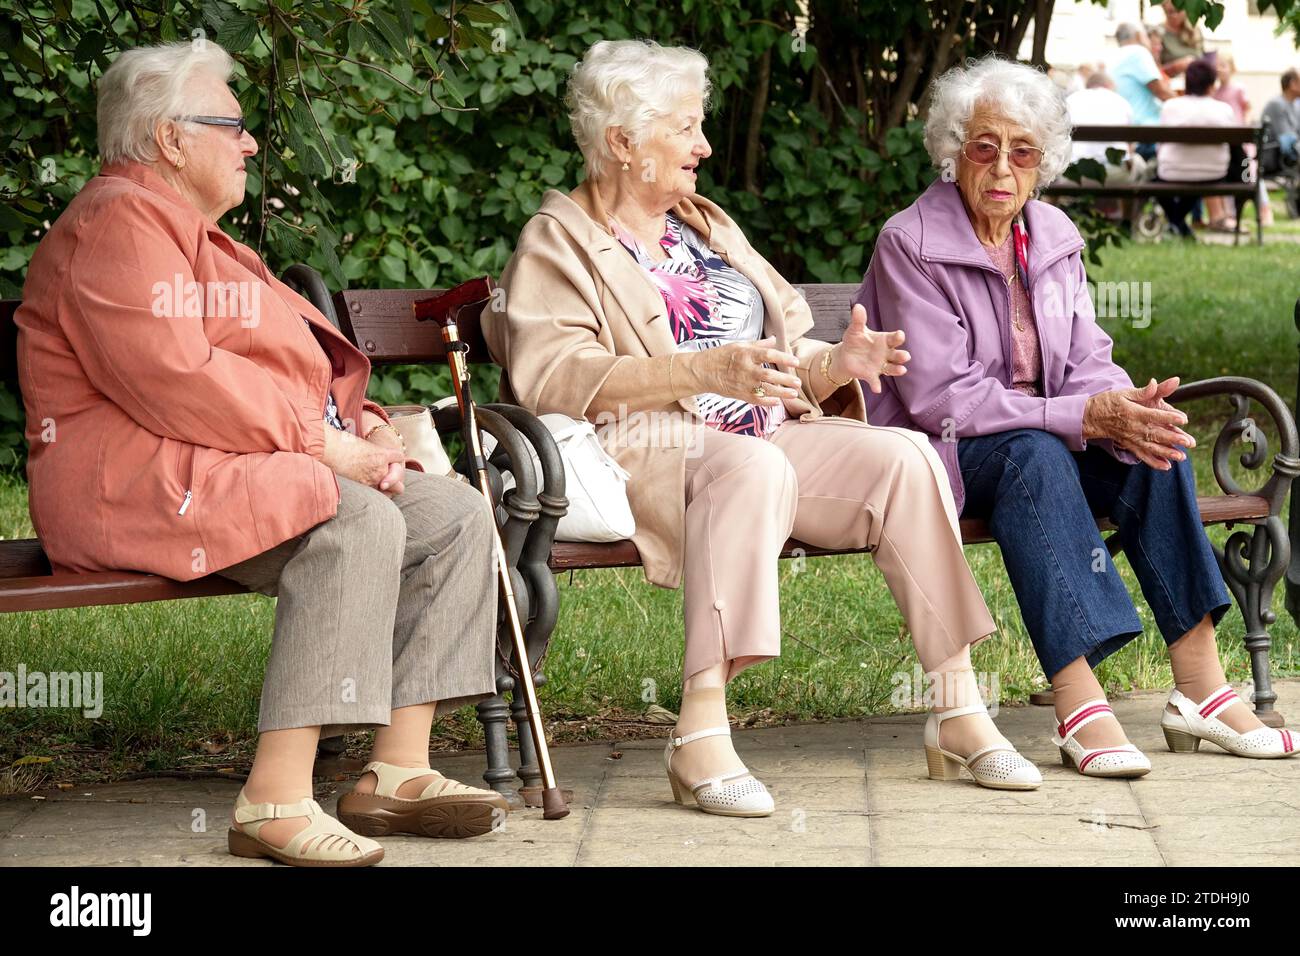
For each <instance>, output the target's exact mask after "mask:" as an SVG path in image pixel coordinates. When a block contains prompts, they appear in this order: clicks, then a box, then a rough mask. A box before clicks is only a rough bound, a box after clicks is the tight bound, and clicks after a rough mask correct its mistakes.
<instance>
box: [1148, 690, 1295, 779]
mask: <svg viewBox="0 0 1300 956" xmlns="http://www.w3.org/2000/svg"><path fill="white" fill-rule="evenodd" d="M1169 703H1170V705H1172V706H1173V707H1176V708H1178V713H1176V714H1171V713H1169V710H1168V708H1166V709H1165V711H1164V712H1163V713H1162V714H1161V715H1160V729H1161V730H1163V731H1164V733H1165V743H1167V744H1168V745H1169V749H1170V750H1172V751H1173V752H1174V753H1176V754H1181V753H1195V752H1196V751H1197V750H1199V749H1200V746H1201V741H1202V740H1208V741H1209V742H1210V743H1212V744H1217V745H1218V746H1220V747H1222V748H1223V749H1224V750H1226V751H1228V753H1230V754H1233V755H1235V756H1237V757H1255V758H1260V759H1265V760H1267V759H1272V758H1276V757H1293V756H1295V754H1296V753H1297V752H1298V751H1300V735H1297V734H1294V733H1292V732H1291V731H1290V730H1285V729H1283V730H1274V729H1273V728H1272V727H1256V728H1255V729H1254V730H1250V731H1247V732H1246V733H1244V734H1243V733H1238V732H1237V731H1235V730H1233V729H1232V728H1231V727H1229V726H1228V725H1227V724H1225V723H1224V722H1223V721H1221V720H1219V714H1221V713H1223V712H1224V711H1225V710H1227V709H1228V708H1229V707H1231V706H1232V705H1233V704H1236V703H1244V701H1242V699H1241V698H1240V697H1238V696H1237V692H1236V691H1234V690H1233V689H1232V688H1231V687H1230V686H1228V685H1227V684H1224V685H1223V686H1222V687H1220V688H1219V689H1218V690H1216V691H1215V692H1214V693H1212V694H1210V696H1209V697H1207V698H1205V700H1203V701H1201V702H1200V703H1199V704H1198V703H1196V702H1195V701H1193V700H1192V699H1191V698H1190V697H1188V696H1186V695H1185V694H1182V693H1180V692H1179V691H1178V690H1177V689H1175V690H1174V691H1173V692H1172V693H1170V695H1169Z"/></svg>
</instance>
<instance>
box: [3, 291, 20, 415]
mask: <svg viewBox="0 0 1300 956" xmlns="http://www.w3.org/2000/svg"><path fill="white" fill-rule="evenodd" d="M18 306H19V301H18V300H17V299H0V382H3V383H4V384H5V385H6V386H8V388H9V391H11V392H13V393H14V394H15V395H17V394H18V326H17V325H15V324H14V313H15V312H17V311H18Z"/></svg>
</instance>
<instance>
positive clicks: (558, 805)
mask: <svg viewBox="0 0 1300 956" xmlns="http://www.w3.org/2000/svg"><path fill="white" fill-rule="evenodd" d="M568 815H569V805H568V804H567V803H565V802H564V794H562V793H560V788H559V787H550V788H548V789H546V790H543V791H542V819H543V820H561V819H563V818H564V817H567V816H568Z"/></svg>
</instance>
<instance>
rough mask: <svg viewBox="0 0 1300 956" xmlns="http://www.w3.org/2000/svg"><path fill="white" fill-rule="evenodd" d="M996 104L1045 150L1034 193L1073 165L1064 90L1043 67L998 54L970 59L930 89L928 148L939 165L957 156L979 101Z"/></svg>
mask: <svg viewBox="0 0 1300 956" xmlns="http://www.w3.org/2000/svg"><path fill="white" fill-rule="evenodd" d="M980 103H983V104H987V105H989V106H992V107H994V108H996V109H997V111H998V112H1000V113H1001V114H1002V115H1003V116H1005V117H1006V118H1007V119H1009V120H1012V121H1013V122H1015V123H1017V124H1018V125H1020V126H1023V127H1024V128H1025V129H1027V130H1029V132H1030V133H1031V134H1032V135H1033V137H1034V139H1036V140H1037V141H1038V145H1039V147H1041V148H1042V150H1043V161H1042V163H1041V164H1040V165H1039V167H1038V182H1037V184H1036V186H1035V187H1034V191H1035V193H1037V191H1038V190H1039V189H1041V188H1042V187H1044V186H1046V185H1048V184H1050V183H1052V182H1054V181H1055V180H1056V178H1057V177H1058V176H1060V175H1061V173H1062V172H1064V171H1065V167H1066V166H1068V165H1070V132H1071V129H1072V126H1071V124H1070V114H1069V112H1068V111H1067V110H1066V106H1065V94H1064V93H1062V92H1061V88H1060V87H1058V86H1057V85H1056V84H1055V83H1054V82H1052V80H1051V78H1050V77H1049V76H1048V75H1047V74H1046V73H1044V72H1042V71H1041V70H1037V69H1035V68H1034V67H1032V66H1026V65H1024V64H1022V63H1013V62H1011V61H1010V60H1004V59H1002V58H1001V57H999V56H996V55H989V56H986V57H983V58H981V59H978V60H967V61H966V63H965V64H964V65H962V66H955V67H953V68H952V69H951V70H948V71H947V72H946V73H944V74H943V75H942V76H940V77H939V78H938V79H937V80H935V81H934V85H933V86H932V87H931V88H930V104H929V115H928V116H927V117H926V121H925V149H926V151H927V152H928V153H929V154H930V159H931V160H932V161H933V162H934V164H935V165H936V166H938V167H939V168H941V169H942V168H945V167H947V166H951V165H952V164H954V163H955V162H956V161H957V156H958V154H959V153H960V152H961V146H962V143H963V142H964V141H965V140H966V138H967V137H966V127H967V124H969V123H970V118H971V116H972V114H973V113H974V112H975V106H976V104H980Z"/></svg>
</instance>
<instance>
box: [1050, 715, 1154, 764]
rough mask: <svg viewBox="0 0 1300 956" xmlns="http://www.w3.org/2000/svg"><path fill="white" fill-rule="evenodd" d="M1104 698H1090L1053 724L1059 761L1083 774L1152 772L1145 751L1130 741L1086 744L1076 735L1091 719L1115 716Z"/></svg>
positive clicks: (1053, 738) (1054, 741)
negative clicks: (1109, 745) (1087, 745)
mask: <svg viewBox="0 0 1300 956" xmlns="http://www.w3.org/2000/svg"><path fill="white" fill-rule="evenodd" d="M1114 716H1115V712H1114V711H1113V710H1111V709H1110V704H1108V703H1106V701H1104V700H1101V699H1098V700H1090V701H1088V702H1087V703H1085V704H1082V705H1080V706H1079V707H1078V708H1076V709H1075V710H1074V712H1073V713H1071V714H1070V715H1069V716H1068V717H1066V718H1065V720H1063V721H1061V722H1060V723H1059V724H1058V725H1057V727H1056V734H1055V735H1054V736H1053V737H1052V743H1054V744H1056V746H1057V747H1058V748H1059V749H1060V751H1061V763H1063V764H1065V766H1067V767H1074V768H1075V769H1076V770H1078V771H1079V773H1081V774H1083V775H1084V776H1085V777H1141V776H1143V775H1144V774H1147V773H1150V772H1151V761H1150V760H1148V759H1147V755H1146V754H1144V753H1143V752H1142V751H1140V750H1138V749H1137V747H1134V746H1133V745H1132V744H1118V745H1116V746H1113V747H1085V746H1083V744H1081V743H1079V741H1078V740H1077V739H1075V735H1076V734H1077V733H1078V732H1079V731H1080V730H1082V729H1083V728H1084V727H1086V726H1088V725H1089V724H1090V723H1092V722H1093V721H1094V720H1101V719H1102V718H1103V717H1114Z"/></svg>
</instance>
